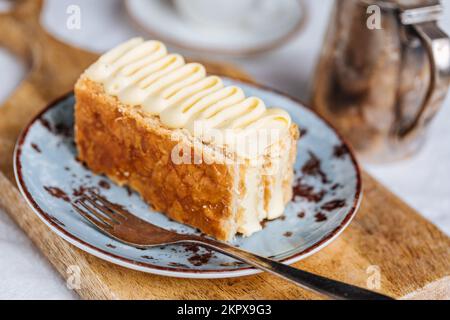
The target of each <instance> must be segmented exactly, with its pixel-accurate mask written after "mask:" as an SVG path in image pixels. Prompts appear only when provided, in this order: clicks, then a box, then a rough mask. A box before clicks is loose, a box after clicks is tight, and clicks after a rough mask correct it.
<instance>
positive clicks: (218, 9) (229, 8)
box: [173, 0, 278, 28]
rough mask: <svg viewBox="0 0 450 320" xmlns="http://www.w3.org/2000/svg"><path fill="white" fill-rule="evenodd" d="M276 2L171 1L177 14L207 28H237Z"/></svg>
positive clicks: (249, 0)
mask: <svg viewBox="0 0 450 320" xmlns="http://www.w3.org/2000/svg"><path fill="white" fill-rule="evenodd" d="M276 1H278V0H173V2H174V4H175V7H176V8H177V10H178V12H179V13H180V14H181V15H182V16H183V17H185V18H187V19H188V20H190V21H191V22H195V23H197V24H201V25H203V26H208V27H220V28H230V27H239V26H240V25H242V24H243V23H244V22H245V21H246V20H248V19H249V17H251V16H255V15H256V14H258V13H259V12H260V11H261V10H264V7H265V4H269V2H272V3H273V2H276Z"/></svg>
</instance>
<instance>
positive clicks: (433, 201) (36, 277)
mask: <svg viewBox="0 0 450 320" xmlns="http://www.w3.org/2000/svg"><path fill="white" fill-rule="evenodd" d="M0 1H1V0H0ZM443 2H444V4H445V5H446V6H447V8H446V16H445V18H444V19H443V21H444V22H443V27H444V28H445V29H446V30H447V32H450V0H443ZM0 3H1V2H0ZM308 3H309V7H310V10H311V17H313V18H312V19H310V21H309V24H308V27H307V29H306V30H305V32H303V33H302V34H300V35H299V36H298V38H297V39H295V40H294V41H292V42H291V43H290V44H288V45H286V46H285V47H283V48H281V49H279V50H276V51H274V52H272V53H269V54H267V55H264V56H260V57H252V58H249V59H237V60H236V59H235V60H233V61H232V62H234V63H237V64H239V65H240V66H242V67H243V68H245V69H246V70H247V71H248V72H249V73H250V74H252V75H253V76H254V77H255V78H256V79H257V80H258V81H259V82H262V83H265V84H267V85H271V86H273V87H275V88H278V89H281V90H283V91H285V92H288V93H290V94H292V95H294V96H297V97H300V98H302V99H306V98H307V96H308V90H309V84H310V83H311V77H312V73H313V70H314V65H315V62H316V59H317V53H318V51H319V50H320V46H321V42H322V36H323V32H324V29H325V26H326V25H327V21H328V20H327V18H328V14H329V11H330V7H331V4H332V0H321V1H312V0H308ZM72 4H78V5H80V7H81V10H82V11H81V13H82V26H81V27H82V28H81V30H68V29H67V28H66V27H65V26H66V19H67V14H66V10H67V7H68V6H69V5H72ZM1 7H2V6H1V5H0V10H1ZM124 16H125V15H124V11H123V7H122V5H121V1H119V0H96V1H88V0H49V1H48V2H47V4H46V7H45V12H44V16H43V22H44V24H45V25H46V27H47V29H48V30H50V31H51V32H52V33H54V34H55V35H57V36H58V37H60V38H61V39H64V40H65V41H67V42H69V43H72V44H75V45H77V46H80V47H84V48H87V49H91V50H95V51H99V52H101V51H104V50H106V49H108V48H110V47H112V46H113V45H115V44H117V43H119V42H121V41H123V40H125V39H128V38H130V37H131V36H135V35H136V34H139V33H138V31H136V30H135V29H133V27H132V26H131V24H130V23H129V22H128V21H127V20H126V19H125V18H124ZM209 58H211V57H209ZM0 70H1V72H0V83H1V84H2V85H1V86H0V101H4V99H5V98H6V97H7V96H8V94H9V93H11V91H12V90H13V88H14V87H15V86H16V85H17V83H18V82H19V81H20V79H22V77H23V76H24V74H25V69H24V67H23V66H22V65H21V64H20V62H18V61H16V60H14V58H13V57H11V56H10V55H9V54H8V53H7V52H6V51H4V50H1V49H0ZM448 119H450V98H449V99H447V102H446V104H445V106H444V108H443V110H442V111H441V113H440V114H439V116H438V118H437V119H436V121H435V122H434V123H433V125H432V128H431V133H430V139H429V142H428V144H427V145H426V147H425V148H424V149H423V150H422V151H421V153H420V154H418V155H417V156H416V157H414V158H413V159H410V160H407V161H403V162H399V163H395V164H390V165H384V166H378V167H374V166H366V168H367V169H368V170H369V171H370V172H371V173H372V174H373V175H375V176H376V177H377V178H378V179H379V180H381V181H382V182H383V183H384V184H386V185H387V186H389V187H390V188H391V190H393V191H394V192H395V193H397V194H398V195H399V196H400V197H401V198H402V199H404V200H405V201H406V202H408V203H409V204H410V205H411V206H413V207H414V208H416V209H417V210H418V211H419V212H420V213H421V214H423V215H424V216H425V217H427V218H429V219H430V220H431V221H433V222H434V223H435V224H436V225H438V226H439V227H440V228H441V229H442V230H443V231H444V232H446V233H447V234H450V143H449V141H450V125H449V120H448ZM1 196H2V195H0V197H1ZM0 274H1V277H0V299H74V298H77V296H76V294H74V293H73V292H72V291H70V290H68V289H67V288H66V285H65V283H64V282H63V280H62V279H61V277H60V276H59V275H58V274H57V273H56V272H55V271H54V270H53V268H52V267H51V266H50V265H49V263H48V262H47V261H46V260H45V259H44V258H43V257H42V256H41V255H40V253H39V252H38V251H37V249H36V248H35V247H34V246H33V245H32V244H31V243H30V241H29V240H28V239H27V237H26V236H25V235H24V234H23V232H22V231H21V230H19V229H18V228H17V227H16V226H15V225H14V223H13V222H12V221H11V220H10V218H9V217H7V216H6V215H5V214H4V213H3V212H1V211H0Z"/></svg>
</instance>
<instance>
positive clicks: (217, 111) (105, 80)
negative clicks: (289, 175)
mask: <svg viewBox="0 0 450 320" xmlns="http://www.w3.org/2000/svg"><path fill="white" fill-rule="evenodd" d="M85 76H86V77H88V78H89V79H91V80H93V81H95V82H99V83H102V84H103V86H104V88H105V92H106V93H107V94H109V95H112V96H115V97H117V98H118V99H119V100H120V101H121V102H122V103H124V104H128V105H131V106H141V107H142V110H143V111H144V112H147V113H148V114H151V115H157V116H159V117H160V119H161V122H162V123H163V124H164V125H165V126H167V127H169V128H172V129H180V128H184V129H187V130H189V131H190V132H191V133H192V134H194V135H195V136H198V132H197V128H201V132H203V133H207V132H208V131H210V130H213V129H216V130H220V131H222V132H223V131H226V132H227V134H226V135H223V136H224V137H225V138H223V139H221V141H217V140H214V141H215V142H216V143H222V144H226V145H227V146H235V145H236V144H243V143H244V140H245V137H256V136H254V134H255V133H257V132H260V131H262V130H264V131H270V130H272V131H274V130H275V131H277V130H278V131H287V129H288V128H289V127H290V125H291V118H290V116H289V114H288V113H287V112H285V111H283V110H280V109H267V108H266V105H265V104H264V102H263V101H262V100H260V99H258V98H254V97H252V98H246V97H245V94H244V92H243V91H242V89H240V88H238V87H235V86H230V87H225V85H224V84H223V82H222V80H221V79H220V78H219V77H216V76H207V74H206V70H205V68H204V67H203V66H202V65H200V64H197V63H189V64H186V63H185V61H184V59H183V57H181V56H180V55H177V54H168V52H167V49H166V47H165V46H164V44H162V43H161V42H158V41H147V42H144V40H143V39H141V38H135V39H131V40H129V41H128V42H126V43H124V44H122V45H120V46H118V47H117V48H115V49H113V50H111V51H110V52H108V53H106V54H105V55H103V56H102V57H101V58H100V59H99V60H98V61H97V62H96V63H95V64H94V65H92V66H91V67H90V68H89V69H88V70H87V71H86V73H85ZM229 132H231V133H232V134H231V135H230V134H228V133H229ZM203 133H202V134H203ZM272 133H273V132H272ZM279 136H280V137H281V135H279ZM269 140H270V139H269ZM275 142H276V141H270V142H267V143H265V144H264V143H263V144H262V149H264V148H267V147H268V146H269V145H270V144H273V143H275Z"/></svg>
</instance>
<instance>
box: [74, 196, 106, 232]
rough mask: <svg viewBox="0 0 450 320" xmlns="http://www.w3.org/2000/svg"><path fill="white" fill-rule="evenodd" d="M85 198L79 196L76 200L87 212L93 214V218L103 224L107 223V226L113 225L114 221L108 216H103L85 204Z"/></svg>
mask: <svg viewBox="0 0 450 320" xmlns="http://www.w3.org/2000/svg"><path fill="white" fill-rule="evenodd" d="M86 200H87V199H86V198H84V197H83V198H81V199H79V200H77V203H78V204H79V205H81V206H82V207H83V208H84V209H85V210H87V212H88V213H89V214H90V215H91V217H92V216H94V217H95V218H97V219H98V220H99V221H100V222H103V223H104V224H106V225H108V226H109V227H112V226H113V225H114V222H113V221H112V220H111V219H110V218H109V217H106V216H104V215H103V214H100V213H99V212H97V210H96V209H94V208H91V207H90V206H88V205H87V204H86Z"/></svg>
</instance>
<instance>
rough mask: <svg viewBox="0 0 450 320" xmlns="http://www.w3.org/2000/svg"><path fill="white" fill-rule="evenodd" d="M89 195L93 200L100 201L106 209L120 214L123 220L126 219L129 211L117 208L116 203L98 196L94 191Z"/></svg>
mask: <svg viewBox="0 0 450 320" xmlns="http://www.w3.org/2000/svg"><path fill="white" fill-rule="evenodd" d="M91 195H92V197H93V198H94V199H95V200H97V201H98V202H100V203H101V204H102V205H103V206H104V207H105V208H106V209H108V210H110V211H111V212H112V213H114V214H116V215H118V216H121V217H122V218H123V219H125V220H126V219H128V216H129V213H127V212H124V211H123V210H120V209H119V208H117V206H116V205H114V204H112V203H111V202H109V201H108V200H106V199H105V198H103V197H101V196H99V195H98V194H96V193H94V192H92V193H91Z"/></svg>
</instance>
